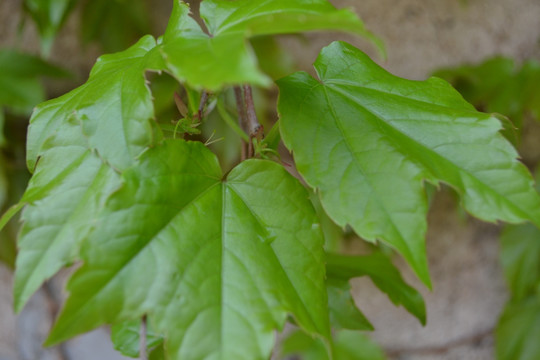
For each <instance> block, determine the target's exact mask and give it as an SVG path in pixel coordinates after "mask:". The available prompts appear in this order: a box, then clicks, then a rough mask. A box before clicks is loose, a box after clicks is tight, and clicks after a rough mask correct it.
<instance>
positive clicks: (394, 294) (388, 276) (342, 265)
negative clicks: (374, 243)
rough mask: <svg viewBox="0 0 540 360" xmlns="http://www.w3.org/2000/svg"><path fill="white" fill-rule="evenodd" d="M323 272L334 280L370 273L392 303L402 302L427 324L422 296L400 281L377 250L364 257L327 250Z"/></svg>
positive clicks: (396, 273) (390, 264) (396, 272)
mask: <svg viewBox="0 0 540 360" xmlns="http://www.w3.org/2000/svg"><path fill="white" fill-rule="evenodd" d="M326 272H327V276H328V279H331V280H335V281H348V280H350V279H352V278H355V277H360V276H369V277H370V278H371V280H372V281H373V283H374V284H375V286H377V287H378V288H379V290H381V291H382V292H384V293H385V294H387V295H388V298H389V299H390V300H391V301H392V303H394V304H395V305H396V306H397V305H403V307H405V309H407V311H409V312H410V313H411V314H413V315H414V316H416V318H417V319H418V320H419V321H420V322H421V323H422V325H425V324H426V305H425V303H424V299H423V298H422V295H420V293H419V292H418V291H416V290H415V289H414V288H412V287H411V286H409V285H408V284H407V283H406V282H405V281H404V280H403V278H402V277H401V274H400V273H399V271H398V270H397V269H396V268H395V267H394V265H393V264H392V262H391V261H390V259H389V258H388V257H387V256H386V255H384V254H382V253H379V252H376V253H373V254H371V255H365V256H345V255H338V254H331V253H329V254H327V257H326Z"/></svg>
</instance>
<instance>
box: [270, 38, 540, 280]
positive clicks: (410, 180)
mask: <svg viewBox="0 0 540 360" xmlns="http://www.w3.org/2000/svg"><path fill="white" fill-rule="evenodd" d="M315 70H316V71H317V73H318V76H319V80H317V79H315V78H313V77H311V76H310V75H308V74H307V73H303V72H300V73H296V74H293V75H291V76H289V77H286V78H284V79H282V80H279V81H278V85H279V88H280V100H279V113H280V116H281V121H280V126H281V132H282V137H283V141H284V142H285V144H286V146H287V147H288V148H289V149H290V150H291V151H293V153H294V158H295V161H296V165H297V168H298V170H299V172H300V173H301V174H302V176H303V177H304V179H305V180H306V182H307V183H308V184H309V185H310V186H311V187H313V188H315V189H317V190H318V191H319V192H320V197H321V201H322V204H323V207H324V208H325V210H326V211H327V212H328V214H329V215H330V217H331V218H332V219H333V220H334V221H335V222H336V223H337V224H339V225H341V226H345V225H347V224H350V225H351V226H352V228H353V229H354V230H355V231H356V233H358V234H359V235H360V236H362V237H363V238H365V239H367V240H370V241H375V240H377V239H380V240H382V241H384V242H386V243H388V244H390V245H391V246H393V247H394V248H395V249H397V250H398V251H399V252H400V253H401V254H402V255H403V256H404V257H405V259H406V260H407V261H408V262H409V263H410V264H411V266H412V267H413V269H414V270H415V272H416V273H417V274H418V276H419V277H420V279H422V281H423V282H424V283H425V284H427V285H429V284H430V280H429V274H428V266H427V259H426V252H425V240H424V237H425V232H426V211H427V207H428V206H427V201H426V195H425V192H424V188H423V181H426V180H427V181H429V182H431V183H433V184H438V183H439V182H444V183H446V184H449V185H450V186H452V187H453V188H454V189H455V190H456V191H457V192H458V193H459V194H460V196H461V200H462V203H463V206H464V207H465V209H466V210H467V211H469V212H470V213H471V214H473V215H474V216H476V217H479V218H480V219H483V220H487V221H495V220H504V221H508V222H522V221H526V220H530V221H532V222H534V223H535V224H537V225H540V199H539V196H538V195H537V194H536V192H535V191H534V189H533V181H532V178H531V176H530V174H529V172H528V171H527V169H526V168H525V166H523V165H522V164H521V163H520V162H518V161H517V159H516V158H517V153H516V151H515V150H514V148H513V147H512V146H511V145H510V143H508V142H507V141H506V140H505V139H504V137H503V136H502V135H500V134H499V130H500V129H501V124H500V122H499V120H497V118H495V117H493V116H491V115H489V114H483V113H479V112H477V111H476V110H475V109H474V108H473V107H472V106H471V105H470V104H468V103H467V102H466V101H464V100H463V98H462V97H461V96H460V95H459V93H457V92H456V91H455V90H454V89H452V87H451V86H450V85H448V84H447V83H446V82H444V81H443V80H440V79H438V78H431V79H429V80H427V81H411V80H406V79H401V78H398V77H396V76H393V75H391V74H389V73H388V72H386V71H385V70H383V69H382V68H380V67H379V66H378V65H376V64H375V63H374V62H373V61H372V60H371V59H369V57H368V56H367V55H365V54H364V53H362V52H361V51H360V50H358V49H356V48H354V47H353V46H351V45H349V44H346V43H343V42H334V43H333V44H331V45H330V46H328V47H326V48H325V49H323V50H322V52H321V54H320V56H319V58H318V59H317V61H316V62H315Z"/></svg>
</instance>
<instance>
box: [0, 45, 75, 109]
mask: <svg viewBox="0 0 540 360" xmlns="http://www.w3.org/2000/svg"><path fill="white" fill-rule="evenodd" d="M68 75H69V73H67V72H66V71H65V70H63V69H61V68H58V67H56V66H54V65H51V64H49V63H48V62H46V61H44V60H42V59H40V58H39V57H36V56H33V55H30V54H25V53H22V52H18V51H15V50H6V49H2V50H0V107H3V106H5V107H7V108H9V109H10V110H12V111H14V112H15V113H18V114H25V115H26V114H29V113H30V112H31V110H32V108H33V107H34V106H36V105H37V104H38V103H40V102H42V101H43V100H44V98H45V91H44V89H43V85H42V84H41V79H40V77H42V76H47V77H65V76H68Z"/></svg>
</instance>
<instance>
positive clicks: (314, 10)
mask: <svg viewBox="0 0 540 360" xmlns="http://www.w3.org/2000/svg"><path fill="white" fill-rule="evenodd" d="M200 13H201V17H202V18H203V19H204V20H205V24H206V27H207V28H208V29H209V32H210V34H206V33H205V32H203V31H202V30H201V28H200V27H199V25H198V24H197V23H196V22H195V20H193V19H192V18H191V17H190V16H189V7H188V5H186V4H185V3H183V2H181V1H178V0H175V2H174V9H173V14H172V16H171V20H170V22H169V25H168V27H167V30H166V32H165V35H164V36H163V45H162V48H161V50H162V52H163V55H164V57H165V59H166V62H167V64H168V67H169V69H170V70H171V72H172V73H173V74H174V76H175V77H176V78H177V79H178V80H179V81H182V82H184V81H185V82H187V83H188V84H189V85H191V86H194V87H197V88H205V89H208V90H212V91H215V90H218V89H221V88H222V87H223V86H225V85H229V84H240V83H251V84H254V85H260V86H268V85H269V84H270V83H271V82H270V79H269V78H268V77H267V76H266V75H264V74H263V73H262V72H261V71H260V70H259V69H258V66H257V61H256V57H255V55H254V53H253V50H252V49H251V48H250V47H249V46H248V43H247V39H248V38H250V37H253V36H257V35H274V34H282V33H292V32H301V31H310V30H340V31H348V32H353V33H357V34H360V35H364V36H367V37H369V38H372V39H374V37H373V36H372V35H371V34H370V33H369V32H368V31H366V30H365V28H364V25H363V23H362V22H361V21H360V20H359V19H358V17H357V16H356V15H354V13H352V12H351V11H349V10H336V9H335V8H334V7H333V6H332V5H331V4H330V3H329V2H328V1H326V0H287V1H282V0H273V1H268V0H265V1H263V0H241V1H212V0H206V1H204V2H202V3H201V8H200ZM195 54H196V56H195Z"/></svg>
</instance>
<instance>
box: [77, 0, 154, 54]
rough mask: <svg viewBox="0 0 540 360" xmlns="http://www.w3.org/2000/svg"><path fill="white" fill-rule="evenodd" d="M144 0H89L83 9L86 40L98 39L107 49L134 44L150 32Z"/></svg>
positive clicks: (117, 48)
mask: <svg viewBox="0 0 540 360" xmlns="http://www.w3.org/2000/svg"><path fill="white" fill-rule="evenodd" d="M146 5H147V4H146V2H145V1H143V0H131V1H129V3H128V2H126V1H123V0H87V1H85V2H84V5H83V7H82V10H81V36H82V39H83V41H84V42H87V43H88V42H90V41H96V40H97V41H99V43H100V44H101V45H102V47H103V49H104V50H105V51H107V52H113V51H119V50H122V49H125V48H126V47H128V46H130V45H133V44H134V43H135V42H136V40H137V39H138V38H140V37H141V36H143V35H145V34H148V33H150V21H149V11H148V10H149V9H147V8H146Z"/></svg>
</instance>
